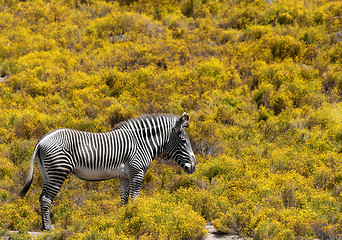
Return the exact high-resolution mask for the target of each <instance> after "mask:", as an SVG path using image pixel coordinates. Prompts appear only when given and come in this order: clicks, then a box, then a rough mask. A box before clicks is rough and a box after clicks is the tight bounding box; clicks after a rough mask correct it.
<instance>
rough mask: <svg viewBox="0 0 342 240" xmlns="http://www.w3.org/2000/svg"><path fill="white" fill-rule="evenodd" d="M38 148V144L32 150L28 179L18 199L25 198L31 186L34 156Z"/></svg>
mask: <svg viewBox="0 0 342 240" xmlns="http://www.w3.org/2000/svg"><path fill="white" fill-rule="evenodd" d="M38 147H39V143H37V145H36V147H35V148H34V152H33V154H32V158H31V163H30V168H29V174H28V177H27V179H26V182H25V185H24V187H23V189H22V190H21V192H20V193H19V197H25V195H26V193H27V191H28V190H29V188H30V186H31V183H32V179H33V166H34V161H35V159H36V156H37V153H38V150H39V148H38Z"/></svg>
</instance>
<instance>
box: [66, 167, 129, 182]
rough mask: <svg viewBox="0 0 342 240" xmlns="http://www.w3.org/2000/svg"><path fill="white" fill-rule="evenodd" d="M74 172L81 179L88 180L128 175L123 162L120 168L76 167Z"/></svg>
mask: <svg viewBox="0 0 342 240" xmlns="http://www.w3.org/2000/svg"><path fill="white" fill-rule="evenodd" d="M72 174H73V175H75V176H76V177H78V178H80V179H83V180H88V181H101V180H106V179H112V178H117V177H128V174H127V173H126V171H125V166H124V165H123V164H122V165H121V166H119V167H118V168H116V169H111V170H104V169H84V168H75V169H74V171H73V172H72Z"/></svg>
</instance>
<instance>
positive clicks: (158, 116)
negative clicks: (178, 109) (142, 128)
mask: <svg viewBox="0 0 342 240" xmlns="http://www.w3.org/2000/svg"><path fill="white" fill-rule="evenodd" d="M162 118H163V119H164V120H166V121H158V120H160V119H162ZM177 118H178V117H177V116H175V115H171V114H153V115H144V116H141V117H138V118H132V119H129V120H127V121H124V122H121V123H119V124H118V125H117V126H115V127H114V128H113V130H112V131H114V130H119V129H132V126H133V124H134V125H140V124H136V123H142V122H146V120H147V121H148V122H151V125H154V124H152V121H151V120H152V119H153V120H154V122H159V123H163V122H165V123H168V124H169V125H171V122H172V123H175V122H176V120H177ZM160 125H161V124H160ZM160 125H159V126H160ZM135 130H138V129H135Z"/></svg>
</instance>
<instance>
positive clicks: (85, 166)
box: [20, 114, 196, 230]
mask: <svg viewBox="0 0 342 240" xmlns="http://www.w3.org/2000/svg"><path fill="white" fill-rule="evenodd" d="M187 120H188V115H187V114H183V116H182V117H181V118H179V119H178V118H177V117H176V116H173V115H155V116H146V117H142V118H137V119H133V120H130V121H127V122H124V123H122V124H120V125H118V126H117V127H116V128H115V129H114V130H112V131H110V132H106V133H90V132H82V131H77V130H72V129H59V130H55V131H52V132H50V133H48V134H46V135H45V136H44V137H43V138H42V139H41V140H40V141H39V142H38V143H37V145H36V147H35V150H34V153H33V156H32V159H31V166H30V171H29V177H28V179H27V182H26V184H25V186H24V188H23V190H22V192H21V193H20V196H24V195H25V194H26V192H27V191H28V189H29V187H30V184H31V182H32V176H33V164H34V160H35V158H36V157H37V161H38V166H39V169H40V172H41V175H42V178H43V180H44V187H43V190H42V194H41V196H40V203H41V210H42V220H43V229H46V230H49V229H50V228H51V220H50V206H51V203H52V201H53V199H54V197H55V196H56V195H57V193H58V192H59V190H60V187H61V186H62V184H63V182H64V181H65V179H66V178H67V176H68V175H69V174H73V175H75V176H77V177H79V178H80V179H84V180H89V181H99V180H106V179H111V178H115V177H119V178H120V184H121V201H122V204H125V203H127V201H128V196H129V193H131V197H132V199H135V198H136V197H137V196H138V195H139V191H140V186H141V183H142V180H143V177H144V175H145V173H146V171H147V169H148V167H149V166H150V164H151V162H152V160H153V159H154V158H156V157H157V156H159V155H160V154H162V153H164V152H166V153H168V154H169V155H170V156H171V157H173V158H174V159H175V160H176V161H177V162H178V163H179V164H180V166H182V167H183V168H184V170H185V171H186V172H187V173H192V172H193V171H194V170H195V168H196V161H195V156H194V154H193V152H192V149H191V144H190V141H189V139H188V136H187V135H186V133H185V130H184V127H186V126H188V123H187Z"/></svg>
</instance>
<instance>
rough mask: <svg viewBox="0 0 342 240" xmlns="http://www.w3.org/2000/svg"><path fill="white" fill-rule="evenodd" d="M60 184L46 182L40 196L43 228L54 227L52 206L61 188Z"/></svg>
mask: <svg viewBox="0 0 342 240" xmlns="http://www.w3.org/2000/svg"><path fill="white" fill-rule="evenodd" d="M60 187H61V186H59V185H57V186H56V185H52V184H49V183H48V184H44V187H43V191H42V193H41V195H40V197H39V202H40V209H41V214H42V229H43V230H47V231H49V230H50V229H51V228H52V223H51V217H50V207H51V204H52V201H53V199H54V198H55V196H56V195H57V193H58V192H59V190H60Z"/></svg>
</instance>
